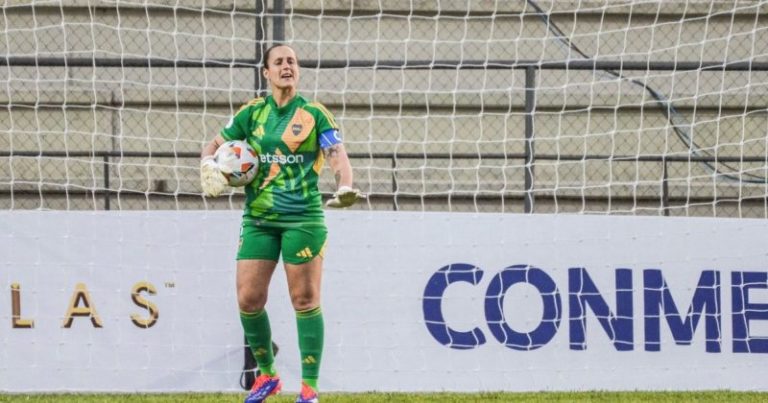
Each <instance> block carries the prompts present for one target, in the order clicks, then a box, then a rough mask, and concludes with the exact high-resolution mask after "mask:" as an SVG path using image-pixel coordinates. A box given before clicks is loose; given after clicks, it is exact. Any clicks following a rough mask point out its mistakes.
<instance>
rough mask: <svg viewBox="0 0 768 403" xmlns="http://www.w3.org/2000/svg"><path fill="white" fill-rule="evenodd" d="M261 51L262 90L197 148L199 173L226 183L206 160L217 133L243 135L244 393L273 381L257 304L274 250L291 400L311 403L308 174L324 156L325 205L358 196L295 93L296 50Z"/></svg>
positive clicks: (318, 258) (274, 386)
mask: <svg viewBox="0 0 768 403" xmlns="http://www.w3.org/2000/svg"><path fill="white" fill-rule="evenodd" d="M264 60H265V63H264V67H263V69H262V74H263V75H264V77H265V78H266V79H267V80H268V81H269V84H270V87H271V95H270V96H267V97H266V98H257V99H255V100H253V101H251V102H249V103H248V104H246V105H245V106H243V107H242V108H241V109H240V111H238V112H237V113H236V114H235V116H233V117H232V119H231V120H230V121H229V123H228V124H227V125H226V127H224V128H223V129H222V130H221V133H220V134H219V135H217V136H216V137H215V138H214V139H213V140H211V142H210V143H208V144H207V145H206V146H205V147H204V148H203V151H202V154H201V157H202V161H201V168H200V171H201V182H202V186H203V192H204V193H205V194H207V195H208V196H218V195H219V194H220V193H221V192H222V191H223V190H224V189H226V183H227V181H226V178H225V177H224V175H223V174H222V173H221V171H220V170H219V169H218V167H217V165H216V162H215V161H214V159H213V155H214V153H215V152H216V149H217V148H218V147H219V146H220V145H221V144H222V143H224V142H225V141H228V140H246V141H248V143H250V144H251V146H253V147H254V149H255V150H256V151H257V153H258V154H259V159H260V164H259V171H258V174H257V175H256V178H255V179H254V180H253V182H251V183H250V184H249V185H247V186H246V188H245V193H246V201H245V212H244V214H243V221H242V228H241V235H240V247H239V249H238V252H237V302H238V305H239V308H240V319H241V322H242V325H243V329H244V332H245V336H246V339H247V340H248V344H249V346H250V348H251V351H252V352H253V353H254V357H255V359H256V362H257V363H258V366H259V372H260V374H261V375H260V376H258V377H257V378H256V380H255V382H254V384H253V388H252V389H251V392H250V394H249V395H248V397H247V398H246V399H245V402H246V403H259V402H263V401H264V400H265V399H266V398H267V397H269V396H271V395H274V394H276V393H278V392H279V391H280V389H281V387H282V382H281V381H280V377H279V375H278V373H277V371H276V369H275V366H274V353H273V351H272V340H271V339H272V335H271V330H270V325H269V318H268V316H267V312H266V311H265V309H264V307H265V305H266V303H267V294H268V288H269V282H270V279H271V278H272V274H273V273H274V271H275V267H276V266H277V261H278V258H279V257H280V255H282V257H283V262H284V265H285V273H286V277H287V279H288V290H289V294H290V298H291V303H292V304H293V308H294V310H295V311H296V325H297V329H298V333H299V351H300V353H301V372H302V385H301V392H300V393H299V397H298V398H297V399H296V402H302V403H310V402H317V401H318V397H317V396H318V395H317V390H318V389H317V379H318V374H319V368H320V359H321V355H322V349H323V334H324V324H323V314H322V311H321V310H320V282H321V277H322V264H323V252H324V248H325V242H326V236H327V229H326V226H325V218H324V215H323V210H322V199H321V194H320V192H319V191H318V188H317V182H318V177H319V174H320V172H321V169H322V166H323V163H324V161H325V160H327V161H328V164H329V166H330V168H331V171H332V172H333V175H334V177H335V178H336V186H337V191H336V193H335V194H334V196H333V198H331V199H330V200H329V201H328V202H327V203H326V206H328V207H335V208H340V207H348V206H351V205H352V204H354V203H355V202H356V201H357V200H358V199H360V198H361V197H362V195H361V194H360V192H359V191H358V190H356V189H352V167H351V165H350V162H349V158H348V156H347V153H346V151H345V150H344V145H343V144H342V143H341V136H340V135H339V127H338V126H337V124H336V121H335V120H334V117H333V115H332V114H331V113H330V112H328V110H327V109H325V107H324V106H323V105H321V104H319V103H316V102H310V101H308V100H307V99H306V98H304V97H302V96H301V95H299V93H298V90H297V86H298V83H299V63H298V59H297V57H296V53H295V51H294V50H293V49H292V48H291V47H289V46H286V45H275V46H272V47H271V48H269V49H268V50H267V51H266V53H265V56H264Z"/></svg>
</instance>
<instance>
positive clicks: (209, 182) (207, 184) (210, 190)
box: [200, 155, 229, 197]
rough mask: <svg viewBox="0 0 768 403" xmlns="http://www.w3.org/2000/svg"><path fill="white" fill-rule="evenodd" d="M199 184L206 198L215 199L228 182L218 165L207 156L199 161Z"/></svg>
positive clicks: (211, 157)
mask: <svg viewBox="0 0 768 403" xmlns="http://www.w3.org/2000/svg"><path fill="white" fill-rule="evenodd" d="M200 184H201V185H202V187H203V193H205V194H206V196H210V197H216V196H218V195H220V194H221V193H222V192H223V191H224V189H226V188H227V185H229V181H227V178H226V177H225V176H224V174H223V173H222V172H221V169H219V164H217V163H216V161H214V159H213V156H211V155H209V156H207V157H204V158H203V159H202V160H201V161H200Z"/></svg>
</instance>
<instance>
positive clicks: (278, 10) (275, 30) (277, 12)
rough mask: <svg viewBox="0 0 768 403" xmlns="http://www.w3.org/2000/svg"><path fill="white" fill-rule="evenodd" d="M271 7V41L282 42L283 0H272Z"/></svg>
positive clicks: (283, 37)
mask: <svg viewBox="0 0 768 403" xmlns="http://www.w3.org/2000/svg"><path fill="white" fill-rule="evenodd" d="M272 9H273V13H274V15H273V16H272V20H273V21H274V22H273V24H272V43H282V42H283V41H284V40H285V1H284V0H274V1H273V4H272Z"/></svg>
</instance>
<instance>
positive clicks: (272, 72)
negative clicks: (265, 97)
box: [264, 46, 299, 90]
mask: <svg viewBox="0 0 768 403" xmlns="http://www.w3.org/2000/svg"><path fill="white" fill-rule="evenodd" d="M264 77H265V78H266V79H267V80H269V82H270V84H271V85H272V88H273V90H275V89H278V90H283V89H286V88H291V87H293V88H296V87H297V86H298V85H299V61H298V59H296V53H295V52H294V51H293V49H291V48H290V47H288V46H278V47H276V48H274V49H272V50H271V51H270V52H269V59H267V67H266V68H265V69H264Z"/></svg>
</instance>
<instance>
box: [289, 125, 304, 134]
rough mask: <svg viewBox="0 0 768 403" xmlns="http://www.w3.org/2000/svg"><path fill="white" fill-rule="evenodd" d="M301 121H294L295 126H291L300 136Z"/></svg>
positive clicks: (294, 132)
mask: <svg viewBox="0 0 768 403" xmlns="http://www.w3.org/2000/svg"><path fill="white" fill-rule="evenodd" d="M301 129H302V126H301V123H294V124H293V126H291V131H292V132H293V135H294V136H298V135H299V133H301Z"/></svg>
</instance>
